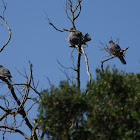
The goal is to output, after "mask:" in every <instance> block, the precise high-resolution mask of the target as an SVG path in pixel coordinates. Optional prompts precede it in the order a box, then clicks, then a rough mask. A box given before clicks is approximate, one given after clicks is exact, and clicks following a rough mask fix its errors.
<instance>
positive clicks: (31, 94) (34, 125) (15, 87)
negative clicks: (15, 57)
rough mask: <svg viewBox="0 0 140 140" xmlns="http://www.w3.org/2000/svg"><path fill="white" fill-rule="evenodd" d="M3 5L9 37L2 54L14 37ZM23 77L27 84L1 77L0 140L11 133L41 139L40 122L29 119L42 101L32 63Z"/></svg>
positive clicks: (34, 139)
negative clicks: (30, 114)
mask: <svg viewBox="0 0 140 140" xmlns="http://www.w3.org/2000/svg"><path fill="white" fill-rule="evenodd" d="M2 3H3V7H4V9H3V12H2V15H0V19H1V20H2V23H1V26H4V27H6V28H7V29H8V30H9V37H8V40H7V42H6V43H5V44H4V45H2V47H0V52H2V51H3V50H4V49H5V47H6V46H7V45H8V44H9V42H10V40H11V35H12V32H11V29H10V27H9V25H8V24H7V22H6V19H5V11H6V8H7V4H6V3H5V2H4V1H3V0H2ZM20 74H21V73H20ZM21 75H22V76H23V77H24V78H25V82H23V83H14V82H11V81H9V80H8V79H7V78H6V77H4V76H2V75H1V76H0V88H1V92H0V132H1V134H2V135H1V136H0V139H3V140H4V139H5V137H6V134H7V133H11V132H12V133H19V134H21V135H22V136H23V137H24V138H25V139H28V140H38V139H40V138H41V133H40V132H39V130H38V122H33V118H30V119H29V113H30V111H31V109H32V108H33V107H34V106H35V105H36V104H37V102H38V101H39V100H40V94H39V92H38V90H37V87H38V83H37V84H35V82H34V78H33V68H32V64H31V63H30V74H29V75H28V74H27V72H26V71H25V73H24V74H21ZM13 81H14V80H13ZM17 120H18V121H17ZM22 127H24V128H25V129H24V130H26V128H27V129H29V130H30V132H28V131H25V132H24V131H23V129H22ZM27 132H28V133H27ZM26 133H27V134H26ZM42 137H43V135H42Z"/></svg>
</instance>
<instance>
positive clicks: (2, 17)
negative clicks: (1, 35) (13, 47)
mask: <svg viewBox="0 0 140 140" xmlns="http://www.w3.org/2000/svg"><path fill="white" fill-rule="evenodd" d="M2 2H3V5H4V10H3V16H0V18H1V19H2V20H3V22H4V23H5V26H6V27H7V29H8V30H9V38H8V40H7V42H6V43H5V44H4V45H3V46H2V47H1V49H0V52H2V51H3V49H4V48H5V47H6V46H7V45H8V43H9V42H10V40H11V35H12V32H11V29H10V27H9V26H8V24H7V22H6V20H5V18H4V14H5V11H6V6H7V5H6V4H5V3H4V1H3V0H2Z"/></svg>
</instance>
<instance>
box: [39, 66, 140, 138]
mask: <svg viewBox="0 0 140 140" xmlns="http://www.w3.org/2000/svg"><path fill="white" fill-rule="evenodd" d="M96 73H97V78H96V80H92V83H91V84H88V85H87V87H86V88H87V94H86V95H85V93H84V92H80V91H79V90H77V88H76V86H75V85H70V84H69V82H68V81H61V82H60V86H59V87H58V88H56V87H54V86H52V87H51V89H50V90H44V91H43V92H42V93H41V97H42V100H41V102H40V106H39V116H38V117H39V120H40V128H41V129H42V131H43V132H44V133H45V134H46V135H48V136H52V139H54V140H93V139H94V140H108V139H109V140H132V139H134V140H139V139H140V109H139V106H140V74H133V73H124V72H123V71H122V72H119V71H118V70H117V69H113V70H112V71H110V70H109V68H107V69H106V71H105V72H104V73H103V72H101V71H100V70H99V69H97V71H96Z"/></svg>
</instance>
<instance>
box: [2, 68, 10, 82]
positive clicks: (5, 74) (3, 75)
mask: <svg viewBox="0 0 140 140" xmlns="http://www.w3.org/2000/svg"><path fill="white" fill-rule="evenodd" d="M0 76H1V77H4V78H8V79H9V81H10V82H12V81H11V78H12V76H11V73H10V71H9V70H8V69H6V68H4V67H3V66H2V65H0Z"/></svg>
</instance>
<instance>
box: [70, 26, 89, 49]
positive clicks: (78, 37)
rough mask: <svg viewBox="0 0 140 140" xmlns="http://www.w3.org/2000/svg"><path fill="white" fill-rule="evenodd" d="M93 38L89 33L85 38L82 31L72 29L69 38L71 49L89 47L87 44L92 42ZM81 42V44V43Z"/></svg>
mask: <svg viewBox="0 0 140 140" xmlns="http://www.w3.org/2000/svg"><path fill="white" fill-rule="evenodd" d="M90 40H91V37H90V36H89V34H88V33H87V34H86V35H85V36H83V35H82V33H81V32H80V31H76V30H75V29H73V28H71V29H70V30H69V37H68V41H69V43H70V47H75V45H80V43H81V45H82V44H84V45H87V44H86V42H88V41H90ZM80 41H81V42H80Z"/></svg>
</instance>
